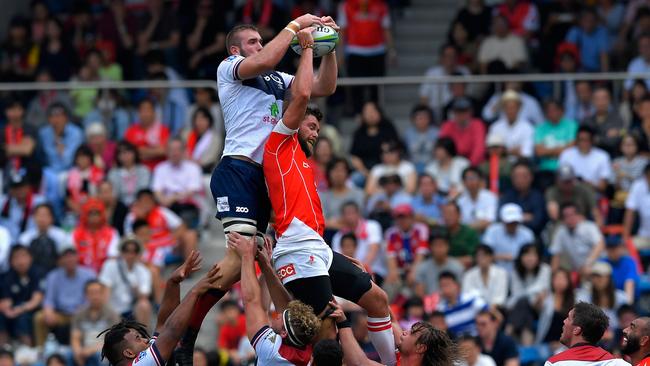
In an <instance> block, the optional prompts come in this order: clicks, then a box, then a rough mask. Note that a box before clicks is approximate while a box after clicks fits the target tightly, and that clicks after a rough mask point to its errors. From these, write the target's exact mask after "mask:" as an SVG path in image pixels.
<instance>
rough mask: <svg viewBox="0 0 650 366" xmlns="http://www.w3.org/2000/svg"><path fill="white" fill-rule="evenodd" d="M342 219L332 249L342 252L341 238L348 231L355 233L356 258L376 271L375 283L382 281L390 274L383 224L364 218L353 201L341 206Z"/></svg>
mask: <svg viewBox="0 0 650 366" xmlns="http://www.w3.org/2000/svg"><path fill="white" fill-rule="evenodd" d="M341 221H342V222H341V224H342V225H341V226H342V227H341V229H340V230H339V231H337V232H336V234H334V237H333V238H332V250H334V251H335V252H339V253H341V238H342V237H343V235H345V234H347V233H354V235H355V236H356V238H357V248H356V250H355V254H354V258H356V259H358V260H359V261H361V263H363V265H364V267H366V269H367V270H369V271H372V272H373V273H374V275H375V283H378V284H380V283H382V282H383V278H384V277H386V275H387V274H388V267H387V266H386V255H385V253H384V252H385V248H384V244H383V233H382V230H381V226H380V225H379V223H378V222H377V221H375V220H366V219H364V218H363V216H361V209H360V207H359V206H358V205H357V204H356V203H354V202H352V201H350V202H347V203H345V204H343V207H341ZM377 276H379V277H381V278H377Z"/></svg>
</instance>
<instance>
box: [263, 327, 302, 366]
mask: <svg viewBox="0 0 650 366" xmlns="http://www.w3.org/2000/svg"><path fill="white" fill-rule="evenodd" d="M282 341H283V339H282V337H281V336H280V335H279V334H277V333H276V332H274V331H273V329H271V328H270V327H269V326H268V325H265V326H263V327H262V328H260V330H258V331H257V333H256V334H255V336H254V337H253V339H251V344H252V345H253V348H255V354H256V355H257V365H259V366H288V365H295V366H307V365H308V364H309V361H310V360H311V353H312V346H311V345H307V346H305V348H303V349H300V348H295V347H292V346H289V345H288V344H285V343H284V342H282Z"/></svg>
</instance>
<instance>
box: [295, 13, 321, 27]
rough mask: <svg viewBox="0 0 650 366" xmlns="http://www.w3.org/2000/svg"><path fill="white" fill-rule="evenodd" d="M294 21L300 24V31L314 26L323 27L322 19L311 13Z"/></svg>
mask: <svg viewBox="0 0 650 366" xmlns="http://www.w3.org/2000/svg"><path fill="white" fill-rule="evenodd" d="M293 21H294V22H296V23H298V24H300V29H304V28H307V27H310V26H312V25H314V24H318V25H323V22H322V21H321V18H319V17H317V16H315V15H313V14H309V13H307V14H304V15H301V16H299V17H298V18H296V19H294V20H293Z"/></svg>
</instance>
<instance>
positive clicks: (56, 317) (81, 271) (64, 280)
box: [34, 247, 96, 346]
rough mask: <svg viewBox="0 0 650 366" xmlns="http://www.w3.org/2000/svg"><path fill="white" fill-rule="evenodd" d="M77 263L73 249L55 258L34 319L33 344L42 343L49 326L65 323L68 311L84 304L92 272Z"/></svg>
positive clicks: (92, 277) (67, 318) (71, 313)
mask: <svg viewBox="0 0 650 366" xmlns="http://www.w3.org/2000/svg"><path fill="white" fill-rule="evenodd" d="M78 263H79V256H78V255H77V250H76V249H75V248H72V247H69V248H66V249H64V250H63V253H61V257H60V258H59V267H58V268H56V269H54V270H53V271H52V272H50V273H49V274H48V275H47V278H46V280H45V300H44V301H43V310H42V311H39V312H38V313H37V314H36V318H35V319H34V333H35V334H34V335H35V338H36V345H37V346H42V345H43V343H44V342H45V337H46V336H47V334H48V332H49V330H50V329H53V328H65V327H69V326H70V321H71V319H72V315H74V314H75V313H76V312H77V311H78V310H79V309H81V307H82V306H83V305H84V304H85V301H86V298H85V292H84V289H85V287H86V283H87V282H88V281H90V280H93V279H95V277H96V275H95V272H93V271H92V270H91V269H88V268H85V267H81V266H79V264H78Z"/></svg>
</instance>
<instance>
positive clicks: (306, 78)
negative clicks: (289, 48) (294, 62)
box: [282, 27, 314, 130]
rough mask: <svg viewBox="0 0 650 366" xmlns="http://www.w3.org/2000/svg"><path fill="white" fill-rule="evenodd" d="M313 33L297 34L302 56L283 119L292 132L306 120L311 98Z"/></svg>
mask: <svg viewBox="0 0 650 366" xmlns="http://www.w3.org/2000/svg"><path fill="white" fill-rule="evenodd" d="M313 31H314V29H313V28H312V27H308V28H305V29H303V30H301V31H300V32H298V34H297V36H298V42H299V44H300V48H302V54H301V55H300V64H298V71H297V72H296V76H295V78H294V79H293V84H292V86H291V100H290V101H289V106H288V107H287V110H286V112H284V115H283V117H282V122H283V123H284V125H285V126H287V128H289V129H292V130H296V129H298V128H299V127H300V124H301V123H302V121H303V119H305V110H306V109H307V103H309V98H311V91H312V84H313V79H314V49H313V47H314V37H312V35H311V33H312V32H313Z"/></svg>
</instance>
